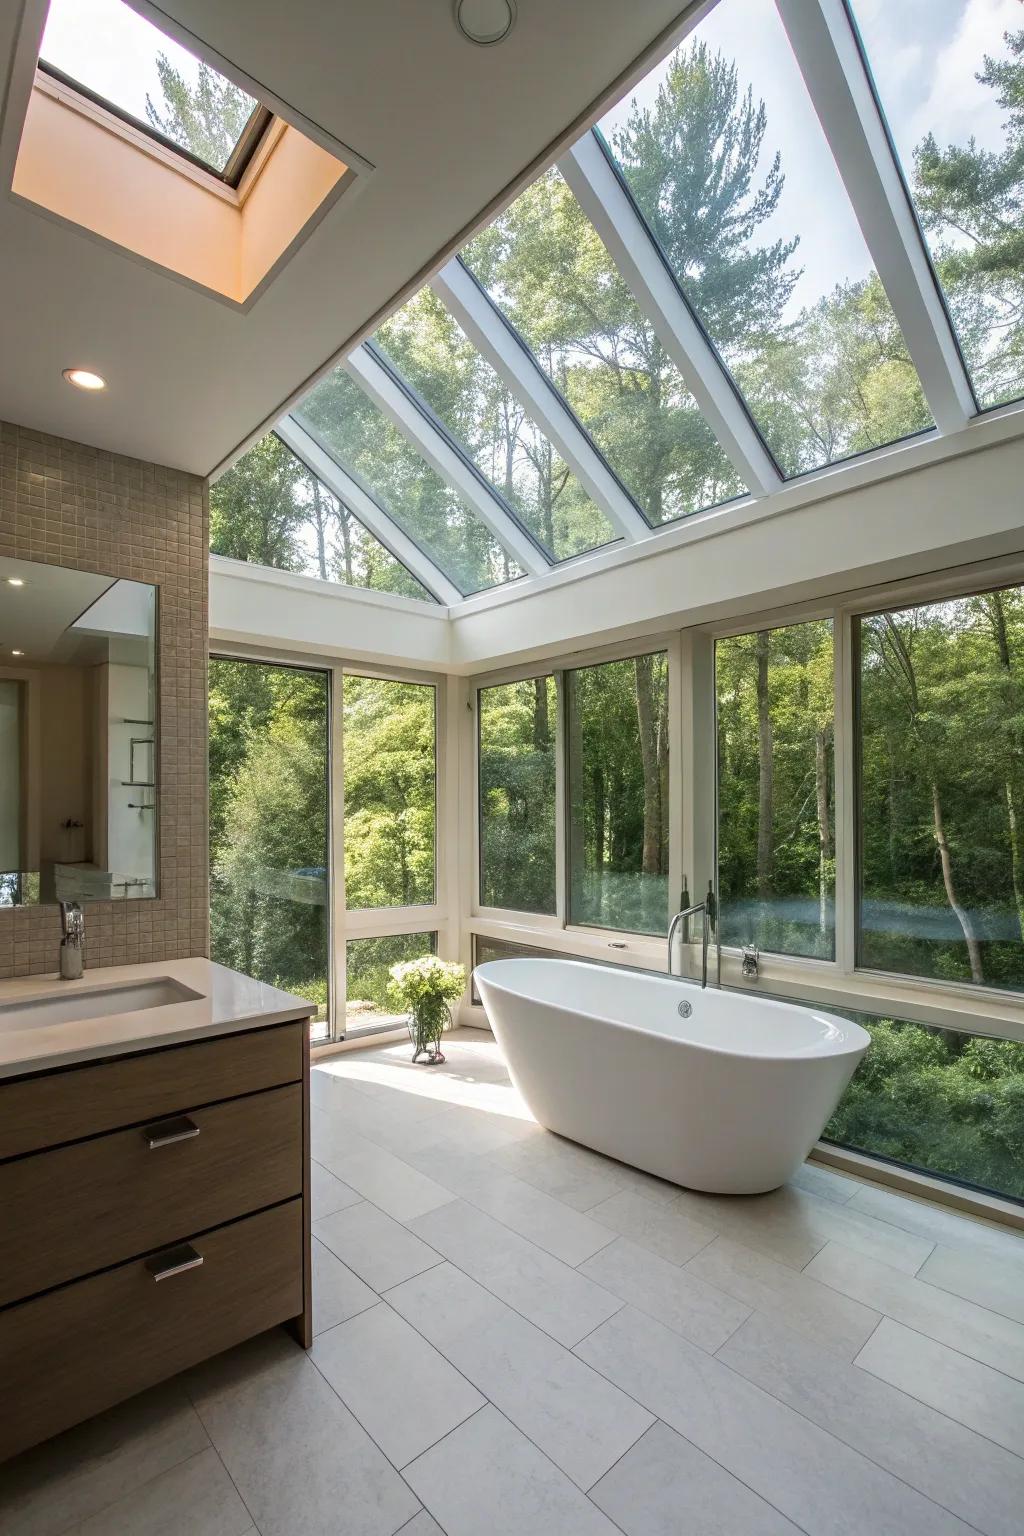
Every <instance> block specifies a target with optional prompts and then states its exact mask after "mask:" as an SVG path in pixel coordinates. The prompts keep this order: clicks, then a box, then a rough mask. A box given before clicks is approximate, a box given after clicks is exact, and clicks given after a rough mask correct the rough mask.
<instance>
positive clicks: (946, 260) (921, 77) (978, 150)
mask: <svg viewBox="0 0 1024 1536" xmlns="http://www.w3.org/2000/svg"><path fill="white" fill-rule="evenodd" d="M850 8H851V10H852V13H853V15H854V17H855V18H856V22H857V25H858V27H859V28H860V32H861V36H862V39H863V42H864V45H865V48H866V53H867V59H868V63H869V66H870V68H871V71H872V74H873V76H874V80H875V86H876V89H877V91H878V94H879V98H880V100H881V103H882V107H883V109H884V110H885V113H886V116H887V119H888V123H889V129H890V132H891V134H892V137H893V140H894V142H895V145H896V149H897V152H898V154H899V157H900V159H901V161H902V163H903V173H904V176H905V178H906V180H907V183H908V186H909V188H910V193H911V196H912V198H913V201H914V206H915V208H916V209H917V214H918V218H919V220H920V222H921V226H922V229H923V231H924V237H925V239H926V241H927V242H928V248H929V250H930V252H931V257H932V262H933V264H934V267H935V271H936V275H937V276H938V279H939V283H940V284H941V287H942V291H943V293H944V294H945V297H946V302H947V304H948V306H949V310H950V314H951V316H952V320H953V324H954V327H955V329H956V332H957V336H958V337H959V340H960V346H961V348H962V349H963V353H964V357H965V359H966V362H967V366H968V369H969V370H970V374H971V380H972V382H973V384H974V390H975V394H976V395H977V397H978V400H979V401H980V403H981V404H982V405H984V406H991V405H999V404H1000V403H1001V402H1002V401H1005V400H1015V399H1017V398H1018V397H1019V396H1020V395H1022V394H1024V251H1022V249H1021V240H1020V228H1021V218H1022V212H1024V157H1022V154H1021V142H1022V136H1024V18H1022V16H1021V14H1020V7H1019V6H1014V5H1010V4H1007V5H1002V6H999V5H997V4H987V3H985V0H934V3H933V4H927V5H922V4H914V5H893V4H890V3H886V0H852V3H851V7H850Z"/></svg>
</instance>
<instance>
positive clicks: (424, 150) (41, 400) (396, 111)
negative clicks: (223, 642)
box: [0, 0, 686, 474]
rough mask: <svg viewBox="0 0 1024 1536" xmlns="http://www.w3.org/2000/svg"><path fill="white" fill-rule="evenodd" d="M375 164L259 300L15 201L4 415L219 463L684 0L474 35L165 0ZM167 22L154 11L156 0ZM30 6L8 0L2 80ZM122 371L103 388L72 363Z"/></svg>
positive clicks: (420, 15) (602, 94)
mask: <svg viewBox="0 0 1024 1536" xmlns="http://www.w3.org/2000/svg"><path fill="white" fill-rule="evenodd" d="M162 4H163V9H164V11H165V12H166V14H167V15H168V16H169V17H172V18H173V19H174V20H175V21H177V22H178V23H179V24H180V25H181V26H183V27H185V28H186V29H187V30H188V31H190V32H191V33H193V35H195V36H197V37H201V38H202V39H203V41H204V43H206V44H207V45H208V46H209V48H210V49H212V50H213V51H214V52H215V53H216V54H219V55H220V56H221V57H222V58H223V59H224V60H227V61H230V63H232V64H234V65H235V66H237V68H238V70H240V71H242V72H243V73H244V74H245V75H247V76H249V77H251V78H252V79H254V80H255V81H257V82H260V83H262V84H263V86H264V87H266V89H267V90H268V91H270V92H272V93H273V94H274V95H276V96H277V97H279V98H280V99H281V100H282V101H283V102H286V103H288V104H289V105H290V106H291V107H293V108H295V109H296V110H297V111H298V112H300V113H302V114H304V115H305V116H306V117H307V118H309V119H311V120H312V122H313V123H315V124H319V125H320V126H321V127H322V128H324V129H325V130H326V131H327V132H328V133H330V134H331V135H333V136H334V137H335V138H337V139H339V140H341V141H342V142H343V143H346V144H349V145H351V146H352V148H353V149H355V150H356V151H357V152H358V153H359V154H360V155H362V156H363V157H364V158H365V159H366V160H368V161H369V162H370V163H371V165H372V166H373V167H374V169H373V171H372V173H371V174H370V175H369V176H368V177H367V178H366V181H365V184H364V185H363V186H362V187H361V188H360V189H359V190H358V193H357V195H354V196H351V197H349V196H346V197H344V198H342V199H341V201H340V202H339V203H338V204H337V206H336V207H335V208H334V209H333V210H332V211H331V212H330V213H329V214H328V215H327V217H326V218H325V219H324V220H323V222H322V223H321V224H320V225H319V227H318V228H317V229H316V230H315V231H314V232H313V234H312V235H311V236H310V238H309V239H308V240H307V242H306V243H305V244H304V245H303V246H302V248H301V249H300V250H299V251H298V253H297V254H296V255H295V257H294V258H293V260H292V261H291V263H290V264H289V265H288V266H287V267H286V268H285V270H284V271H283V272H282V273H281V274H280V275H279V276H278V277H277V279H276V280H275V281H274V282H273V283H272V284H271V286H270V288H269V290H268V291H267V292H266V293H265V294H264V295H263V297H262V298H261V299H260V300H259V301H258V302H257V303H256V304H255V306H254V307H253V308H252V310H251V311H250V312H249V313H248V314H240V313H237V312H235V311H233V310H231V309H229V308H227V307H226V306H225V305H223V304H221V303H219V302H218V301H217V300H215V299H213V298H210V297H208V296H207V295H204V294H201V293H198V292H196V291H194V290H193V289H191V288H189V287H187V286H185V285H184V284H182V283H180V282H178V281H177V280H175V279H174V278H172V277H170V276H166V275H163V274H161V273H157V272H154V271H150V270H149V269H148V268H146V267H144V266H142V265H141V264H139V263H138V262H136V261H135V260H133V259H132V258H131V257H129V256H126V255H125V256H122V255H120V254H118V253H117V252H115V251H113V250H110V249H107V248H106V247H104V246H101V245H99V244H97V243H96V242H95V241H94V240H92V239H91V238H89V237H88V236H86V235H84V234H81V233H78V232H77V231H75V230H72V229H69V228H65V227H64V226H62V225H60V224H58V223H56V222H54V221H53V220H51V219H50V218H48V217H46V216H44V215H41V214H38V213H35V212H33V211H32V210H31V209H28V208H25V207H22V206H19V205H18V204H16V203H14V202H13V201H11V200H10V199H9V198H7V197H5V198H0V283H2V288H0V293H2V295H3V303H0V418H2V419H6V420H8V421H14V422H18V423H20V424H22V425H24V426H29V427H34V428H37V429H40V430H43V431H48V432H53V433H56V434H58V435H61V436H65V437H70V438H74V439H77V440H80V441H83V442H88V443H91V444H94V445H96V446H98V447H102V448H108V449H112V450H114V451H115V452H119V453H125V454H130V455H133V456H135V457H138V458H142V459H148V460H152V461H155V462H157V463H162V464H168V465H173V466H175V467H177V468H183V469H188V470H192V471H194V472H196V473H199V474H207V473H209V472H210V471H211V470H212V469H214V468H215V467H216V466H217V465H218V464H219V463H220V462H221V461H222V460H223V459H224V458H226V457H227V456H228V455H229V454H230V453H231V452H232V451H233V450H234V449H235V448H236V447H237V445H238V444H239V443H240V442H242V441H243V440H244V439H246V438H248V437H250V436H251V434H253V433H254V432H255V430H256V429H257V428H258V427H261V426H262V425H264V424H269V422H270V421H271V420H272V419H273V418H274V417H275V416H276V415H277V414H278V413H279V410H280V408H281V406H282V405H283V404H284V403H285V402H286V400H287V399H288V398H289V396H291V395H292V394H293V392H294V391H296V390H297V389H298V388H299V387H300V386H301V385H302V384H303V383H304V381H305V380H307V379H308V378H309V376H310V375H311V374H313V373H315V372H316V370H317V369H319V368H320V367H321V366H322V365H323V363H324V362H325V361H326V360H327V359H328V358H329V357H331V356H332V355H333V354H334V353H335V352H336V351H338V349H339V348H341V347H342V346H344V345H346V344H347V343H348V342H350V341H354V340H356V339H358V337H359V334H360V332H361V331H362V330H363V329H365V327H366V326H367V323H368V322H369V321H370V320H371V319H372V318H373V317H374V316H375V315H376V314H377V313H378V312H379V311H380V310H382V309H383V308H384V307H386V306H387V305H389V304H390V303H391V301H392V300H393V299H394V297H395V296H396V294H398V293H399V292H400V290H402V288H403V287H404V286H405V285H407V284H408V283H410V281H411V280H412V279H413V278H414V277H416V275H417V274H418V273H420V272H421V271H422V270H423V269H424V268H425V267H427V266H428V265H429V264H431V263H433V262H436V261H437V260H438V259H439V257H440V256H442V255H443V254H445V253H446V251H447V249H448V248H449V247H450V245H451V243H452V241H453V240H454V239H455V238H456V237H457V236H459V235H460V234H461V233H462V232H464V231H466V230H467V229H468V227H469V226H471V225H473V224H474V223H475V222H476V221H478V220H479V218H480V215H481V214H482V213H483V212H484V210H485V209H487V208H488V206H489V204H491V203H492V202H493V200H494V199H495V198H496V197H498V196H499V195H500V194H501V193H502V192H503V191H504V189H506V188H508V187H509V186H510V185H512V184H514V183H515V181H516V180H517V178H519V177H520V176H521V175H522V173H523V172H525V171H526V170H527V169H528V168H529V167H530V166H531V165H532V164H533V162H534V161H536V160H537V159H538V157H542V156H548V157H549V158H551V157H553V150H554V147H555V146H556V145H557V143H558V140H559V138H560V137H561V136H562V135H563V134H564V132H565V130H566V129H567V128H569V126H570V125H572V124H574V123H575V122H576V121H577V120H578V119H579V118H580V117H581V115H582V114H585V113H588V112H589V111H591V110H592V109H594V108H595V107H596V106H597V105H598V104H599V103H600V102H601V101H602V99H603V98H607V96H608V94H609V92H610V91H611V90H612V89H613V88H614V87H615V84H616V82H617V81H618V80H619V77H620V76H621V75H622V74H623V72H624V71H626V70H627V69H629V67H630V66H631V64H632V63H633V61H634V60H636V59H637V58H638V57H639V56H640V55H641V54H642V53H643V52H644V51H645V50H646V49H648V48H649V47H650V45H651V44H652V43H654V42H655V41H656V40H657V39H658V38H659V36H660V34H661V33H662V32H663V31H664V29H665V28H666V27H668V26H669V25H670V24H671V23H672V21H673V20H674V18H675V16H676V15H677V14H678V13H679V12H680V11H682V10H684V9H685V8H686V7H685V5H684V0H630V3H628V4H623V3H622V0H519V5H518V20H517V23H516V26H515V28H514V29H513V31H512V33H511V35H510V37H509V38H508V39H507V40H506V41H505V42H504V43H502V44H501V45H499V46H498V47H494V48H476V47H473V46H472V45H471V44H469V43H467V42H466V41H464V40H463V39H462V38H461V36H460V35H459V33H458V32H457V30H456V28H455V25H454V23H453V20H452V4H451V0H349V3H340V0H287V3H286V4H282V3H281V0H216V4H211V3H210V0H162ZM143 8H144V9H145V10H146V12H147V14H149V15H151V16H152V15H153V14H154V11H153V7H152V5H148V4H147V5H145V6H143V5H141V4H140V9H143ZM19 9H20V7H19V6H17V5H3V6H0V79H2V78H5V77H6V75H7V66H8V61H9V58H10V56H11V54H12V52H13V45H14V34H15V30H16V23H17V18H18V12H19ZM71 365H77V366H85V367H89V368H93V369H95V370H97V371H98V372H100V373H102V374H103V375H104V376H105V377H106V378H107V380H108V383H109V388H108V389H107V391H106V392H105V394H103V395H83V394H80V393H78V392H77V391H75V390H73V389H71V388H70V387H69V386H68V385H67V384H65V383H64V382H63V380H62V379H61V369H62V368H65V367H68V366H71Z"/></svg>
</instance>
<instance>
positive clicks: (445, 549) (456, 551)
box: [293, 367, 522, 597]
mask: <svg viewBox="0 0 1024 1536" xmlns="http://www.w3.org/2000/svg"><path fill="white" fill-rule="evenodd" d="M293 414H294V416H295V418H296V420H297V421H300V422H301V423H302V425H303V426H304V427H305V428H306V430H307V431H308V432H310V433H312V435H313V436H314V437H315V438H316V439H317V440H318V442H320V443H322V444H323V446H324V447H325V448H326V449H327V450H328V452H329V453H331V454H333V456H334V457H335V458H336V459H337V461H338V463H339V464H340V465H341V466H342V467H343V468H344V469H346V470H347V471H348V473H349V474H351V475H353V476H354V477H355V478H357V479H359V480H360V481H362V483H363V484H364V485H365V486H366V488H367V490H369V492H370V493H371V495H373V496H374V497H376V499H377V500H378V501H380V503H381V506H382V507H383V509H384V511H385V512H386V513H387V515H388V516H389V517H391V518H393V519H394V521H395V522H396V523H397V524H398V526H399V527H400V528H402V529H403V530H404V531H405V533H407V534H408V536H409V538H411V539H413V540H414V541H415V542H416V543H417V544H418V545H419V546H420V548H421V549H422V550H423V551H424V553H425V554H426V555H427V556H428V557H429V558H430V559H431V560H433V562H434V564H435V565H437V566H439V567H440V568H441V570H442V571H444V573H445V575H446V576H447V577H448V578H449V580H450V581H452V582H453V583H454V584H455V586H457V587H458V589H459V591H460V592H462V593H463V594H464V595H465V596H467V597H468V596H469V595H470V594H471V593H473V592H482V591H483V590H484V589H485V588H487V587H494V586H498V585H499V584H500V583H502V582H506V581H514V580H515V579H516V578H517V577H518V576H521V575H522V571H521V570H520V569H519V567H518V566H517V564H516V563H515V561H514V560H513V559H512V557H511V555H509V554H507V553H506V551H505V550H504V549H502V547H501V545H500V544H499V543H498V542H497V540H496V539H495V538H494V537H493V535H492V534H491V532H490V529H488V528H487V527H486V526H485V525H484V524H483V523H482V522H481V521H480V519H479V518H478V517H477V516H476V514H475V513H474V512H473V511H472V509H471V508H470V507H468V506H467V505H466V503H465V502H464V501H463V500H462V498H461V497H460V496H459V495H458V494H457V492H455V491H453V490H452V489H451V487H450V486H449V485H447V484H446V482H445V481H444V480H442V479H441V476H440V475H438V474H436V473H435V472H434V470H432V469H431V468H430V466H429V465H428V464H427V463H426V462H425V461H424V460H423V459H422V458H421V457H420V455H419V454H418V453H417V451H416V449H415V448H413V447H412V445H411V444H410V443H409V442H407V441H406V439H405V438H404V437H403V436H402V434H401V432H399V430H398V428H397V427H396V426H395V425H394V424H393V423H392V422H391V421H390V420H389V419H388V417H387V416H385V415H384V413H383V411H381V410H380V409H379V408H378V407H377V406H376V405H375V404H374V403H373V401H372V400H370V398H369V397H368V396H367V395H365V394H364V393H363V391H362V390H361V389H360V388H359V385H358V384H357V383H356V382H355V380H354V379H353V378H352V377H351V376H350V375H349V374H348V373H346V372H345V370H344V368H341V367H339V368H335V369H333V370H332V371H331V372H330V373H329V374H327V375H326V376H325V377H324V378H322V379H321V380H320V382H319V384H315V385H314V386H313V388H312V390H311V391H310V392H309V394H308V395H307V396H306V398H305V399H304V400H303V401H302V403H301V405H299V406H297V407H296V408H295V410H294V412H293Z"/></svg>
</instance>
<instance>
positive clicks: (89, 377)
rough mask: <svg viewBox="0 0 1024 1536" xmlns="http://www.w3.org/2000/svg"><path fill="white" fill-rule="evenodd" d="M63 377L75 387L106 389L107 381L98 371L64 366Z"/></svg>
mask: <svg viewBox="0 0 1024 1536" xmlns="http://www.w3.org/2000/svg"><path fill="white" fill-rule="evenodd" d="M64 377H65V378H66V379H67V381H68V383H69V384H73V385H74V386H75V388H76V389H106V387H107V381H106V379H104V378H101V377H100V375H99V374H98V373H90V371H89V369H88V368H65V369H64Z"/></svg>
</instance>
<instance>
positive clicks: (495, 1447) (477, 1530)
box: [405, 1408, 619, 1536]
mask: <svg viewBox="0 0 1024 1536" xmlns="http://www.w3.org/2000/svg"><path fill="white" fill-rule="evenodd" d="M405 1476H406V1478H407V1480H408V1482H409V1484H410V1485H411V1487H412V1488H413V1490H414V1491H415V1493H416V1494H417V1496H418V1497H419V1498H420V1499H422V1500H423V1503H424V1504H425V1505H426V1506H427V1508H428V1509H429V1510H430V1512H431V1514H432V1515H433V1516H434V1517H435V1519H436V1520H437V1521H438V1522H439V1523H440V1525H441V1526H442V1528H443V1529H444V1531H445V1532H446V1533H447V1536H485V1533H486V1536H619V1533H618V1532H617V1530H616V1527H615V1526H614V1525H612V1523H611V1521H610V1520H608V1519H607V1518H606V1516H604V1515H603V1514H602V1513H601V1511H600V1510H599V1509H598V1508H597V1506H596V1505H595V1504H592V1503H591V1502H590V1500H589V1499H588V1498H587V1496H586V1495H585V1494H583V1493H581V1492H580V1490H579V1489H578V1488H577V1487H576V1485H575V1483H573V1482H570V1480H569V1478H568V1477H566V1475H565V1473H564V1472H560V1471H559V1469H558V1468H557V1467H556V1466H555V1465H554V1463H553V1462H551V1461H549V1460H548V1459H547V1457H546V1456H544V1455H542V1453H541V1452H540V1451H539V1450H538V1449H537V1447H536V1446H535V1445H531V1444H530V1442H529V1440H527V1439H526V1437H525V1435H522V1434H520V1432H519V1430H518V1429H516V1427H515V1425H514V1424H510V1423H509V1421H508V1420H507V1419H506V1418H503V1417H502V1415H501V1414H500V1413H499V1412H498V1410H497V1409H496V1408H482V1409H481V1410H480V1412H479V1413H477V1414H474V1415H473V1417H472V1418H471V1419H469V1420H467V1422H466V1423H465V1424H463V1425H461V1427H460V1428H459V1429H456V1430H453V1431H452V1433H451V1434H450V1435H447V1436H446V1437H445V1438H444V1439H443V1440H442V1441H441V1443H440V1444H439V1445H436V1446H435V1447H434V1449H433V1450H431V1451H427V1453H426V1455H424V1456H421V1457H420V1458H419V1460H418V1461H414V1462H413V1463H412V1465H411V1466H408V1467H406V1469H405Z"/></svg>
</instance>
